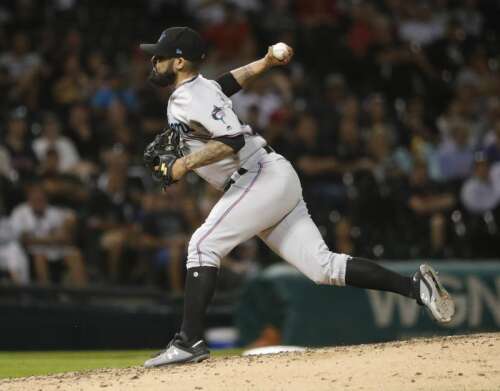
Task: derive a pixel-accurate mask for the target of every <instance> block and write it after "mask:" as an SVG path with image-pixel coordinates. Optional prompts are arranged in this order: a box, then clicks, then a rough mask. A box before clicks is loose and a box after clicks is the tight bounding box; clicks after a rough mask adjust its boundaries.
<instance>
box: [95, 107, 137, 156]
mask: <svg viewBox="0 0 500 391" xmlns="http://www.w3.org/2000/svg"><path fill="white" fill-rule="evenodd" d="M99 133H100V136H101V140H102V141H103V144H104V145H103V147H106V148H110V147H112V146H115V145H118V146H120V147H121V148H123V149H125V151H127V153H129V154H130V155H132V156H135V155H137V154H139V153H140V152H142V149H141V147H142V143H140V142H137V139H136V137H138V135H139V134H140V133H138V131H137V128H136V127H134V125H133V122H132V118H130V116H129V113H128V111H127V107H126V106H125V105H124V104H123V103H122V102H121V101H119V100H114V101H113V102H111V103H110V104H109V106H108V107H107V109H106V120H105V122H104V123H103V124H102V127H101V129H99Z"/></svg>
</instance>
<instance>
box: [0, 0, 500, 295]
mask: <svg viewBox="0 0 500 391" xmlns="http://www.w3.org/2000/svg"><path fill="white" fill-rule="evenodd" d="M499 18H500V5H498V3H497V2H496V1H493V0H492V1H488V0H485V1H480V0H460V1H459V0H456V1H454V0H374V1H362V0H353V1H350V0H271V1H263V0H228V1H221V0H187V1H180V0H149V1H105V2H97V1H94V0H88V1H76V0H40V1H35V0H32V1H30V0H17V1H3V2H2V3H1V5H0V88H1V90H2V91H1V99H0V119H1V121H0V186H1V187H0V189H1V193H0V279H1V278H2V277H3V278H4V279H9V280H12V281H14V282H16V283H20V284H25V283H29V282H37V283H40V284H62V283H66V284H69V285H71V286H84V285H86V284H88V283H103V284H137V285H157V286H161V287H165V288H168V289H170V290H171V291H172V292H179V291H181V290H182V284H183V283H182V281H183V273H184V261H185V251H186V245H187V240H188V239H189V236H190V234H191V233H192V232H193V231H194V229H195V228H196V227H197V226H198V225H199V224H201V223H202V221H203V219H204V218H205V216H206V215H207V214H208V212H209V211H210V209H211V207H212V206H213V205H214V203H215V202H216V201H217V199H218V198H219V197H220V194H218V193H217V191H215V190H214V189H211V188H210V187H208V186H207V185H205V184H204V183H203V182H202V181H201V180H200V179H198V178H197V177H196V176H195V175H194V174H193V175H189V176H188V177H187V178H186V180H185V181H182V182H181V183H178V184H176V185H175V186H172V187H169V188H168V189H167V190H166V191H165V192H161V191H160V190H159V189H158V188H157V187H155V185H154V184H153V183H152V181H151V179H150V177H149V173H148V172H147V171H146V170H145V168H144V167H143V165H142V151H143V148H144V146H145V145H146V144H147V143H148V142H150V141H151V140H152V139H153V137H154V135H155V134H157V133H158V132H160V131H161V129H163V128H164V127H165V125H166V118H165V112H166V102H167V100H168V96H169V93H170V91H168V90H166V89H164V90H159V89H157V88H155V87H153V86H152V85H150V84H149V83H148V81H147V77H148V74H149V72H150V63H149V59H148V58H147V57H145V56H144V54H143V53H141V52H140V51H139V49H138V44H139V43H140V42H150V41H151V40H153V39H156V38H157V37H158V36H159V34H160V33H161V31H162V30H163V29H164V28H166V27H168V26H173V25H189V26H192V27H194V28H197V29H198V30H199V31H200V32H201V33H202V35H203V36H204V37H205V39H206V41H207V42H208V45H209V54H208V56H207V60H206V62H205V63H204V65H203V69H202V73H203V74H204V75H205V76H206V77H215V76H217V75H219V74H221V73H223V72H225V71H228V70H230V69H233V68H235V67H238V66H241V65H243V64H245V63H248V62H251V61H253V60H255V59H257V58H259V57H261V56H263V55H264V53H265V52H266V50H267V46H268V45H270V44H273V43H276V42H279V41H283V42H286V43H288V44H289V45H291V46H292V47H294V49H295V53H296V55H295V58H294V61H293V62H292V63H291V64H290V65H289V66H287V67H286V68H282V69H281V68H275V69H273V70H271V71H269V72H268V73H266V74H265V75H264V76H262V77H260V78H258V79H255V80H254V81H253V82H252V83H251V85H250V86H249V88H248V89H246V90H245V91H243V92H240V93H238V94H237V95H235V96H234V97H233V102H234V107H235V110H236V112H237V113H238V115H239V116H240V118H241V120H242V121H245V122H247V123H249V124H250V125H251V126H252V127H253V128H254V129H255V130H256V131H257V132H259V133H261V134H262V135H263V136H264V137H265V138H266V139H267V140H268V142H269V144H270V145H271V146H272V147H273V148H274V149H276V150H277V151H278V152H279V153H282V154H283V155H285V156H286V157H287V158H288V159H290V160H291V161H292V162H293V164H294V165H295V167H296V168H297V170H298V171H299V172H300V174H301V178H302V180H303V187H304V195H305V199H306V202H307V203H308V205H309V209H310V212H311V214H312V216H313V218H314V219H315V221H317V222H318V224H319V226H320V229H321V230H322V233H323V234H324V236H325V239H326V241H327V243H328V244H329V245H330V246H331V248H332V249H333V250H334V251H337V252H344V253H349V254H355V255H358V256H367V257H370V258H377V259H412V258H425V257H432V258H445V259H446V258H467V259H471V258H493V257H498V254H499V250H500V240H499V239H500V234H499V229H498V224H499V223H500V73H499V66H500V62H499V61H500V42H499V39H500V27H499V25H498V20H499ZM272 261H273V256H272V254H270V253H269V251H267V250H266V249H264V248H262V246H261V244H259V243H258V242H255V241H251V242H247V243H245V244H243V245H241V246H239V247H238V248H237V249H236V250H235V251H233V252H232V253H231V254H230V256H229V257H227V259H225V260H224V262H223V272H222V273H223V279H222V284H223V285H225V286H226V287H227V288H228V289H231V288H233V287H234V286H235V285H237V284H238V283H239V282H240V281H241V280H244V279H245V278H246V277H247V276H248V275H252V274H253V273H255V271H256V270H258V268H259V267H261V266H263V265H266V264H267V263H268V262H272Z"/></svg>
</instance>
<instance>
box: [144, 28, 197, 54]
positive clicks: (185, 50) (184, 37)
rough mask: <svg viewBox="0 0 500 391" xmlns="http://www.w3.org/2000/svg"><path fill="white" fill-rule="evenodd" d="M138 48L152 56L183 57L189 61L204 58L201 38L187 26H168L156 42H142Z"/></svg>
mask: <svg viewBox="0 0 500 391" xmlns="http://www.w3.org/2000/svg"><path fill="white" fill-rule="evenodd" d="M140 48H141V49H142V50H144V51H145V52H146V53H148V54H151V55H153V56H162V57H167V58H173V57H183V58H185V59H186V60H190V61H201V60H203V59H204V58H205V43H204V42H203V39H202V38H201V36H200V34H198V33H197V32H196V31H195V30H193V29H192V28H189V27H170V28H168V29H166V30H165V31H163V32H162V33H161V35H160V38H159V39H158V42H156V43H142V44H141V45H140Z"/></svg>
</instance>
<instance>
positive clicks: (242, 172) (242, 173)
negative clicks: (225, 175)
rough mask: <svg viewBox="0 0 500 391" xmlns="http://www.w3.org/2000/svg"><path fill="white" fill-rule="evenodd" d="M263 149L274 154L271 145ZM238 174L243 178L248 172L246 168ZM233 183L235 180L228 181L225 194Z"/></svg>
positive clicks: (240, 169)
mask: <svg viewBox="0 0 500 391" xmlns="http://www.w3.org/2000/svg"><path fill="white" fill-rule="evenodd" d="M262 148H264V151H266V152H267V153H273V152H274V149H272V148H271V147H270V146H269V145H266V146H265V147H262ZM236 172H237V173H238V175H239V176H242V175H245V174H246V173H247V172H248V170H247V169H246V168H243V167H241V168H239V169H238V171H236ZM233 183H234V180H233V179H229V181H227V183H226V186H224V193H225V192H226V191H228V190H229V188H230V187H231V185H232V184H233Z"/></svg>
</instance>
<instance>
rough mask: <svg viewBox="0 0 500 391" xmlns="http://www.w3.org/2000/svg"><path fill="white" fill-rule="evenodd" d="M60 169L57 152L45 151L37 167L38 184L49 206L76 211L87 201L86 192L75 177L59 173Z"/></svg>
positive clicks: (52, 150)
mask: <svg viewBox="0 0 500 391" xmlns="http://www.w3.org/2000/svg"><path fill="white" fill-rule="evenodd" d="M60 167H61V165H60V163H59V154H58V152H57V150H56V149H55V148H51V149H49V150H47V153H46V155H45V158H44V159H43V160H42V161H41V162H40V165H39V167H38V177H39V179H40V184H41V186H42V187H43V188H44V190H45V192H46V194H47V197H48V198H49V201H50V203H51V204H53V205H56V206H61V207H68V208H72V209H74V210H77V209H78V208H79V207H80V206H81V205H82V204H84V203H85V202H86V201H87V199H88V191H87V189H85V188H84V186H83V183H82V182H81V181H80V179H79V178H78V177H77V176H76V175H73V174H71V173H68V172H66V173H65V172H61V168H60Z"/></svg>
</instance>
